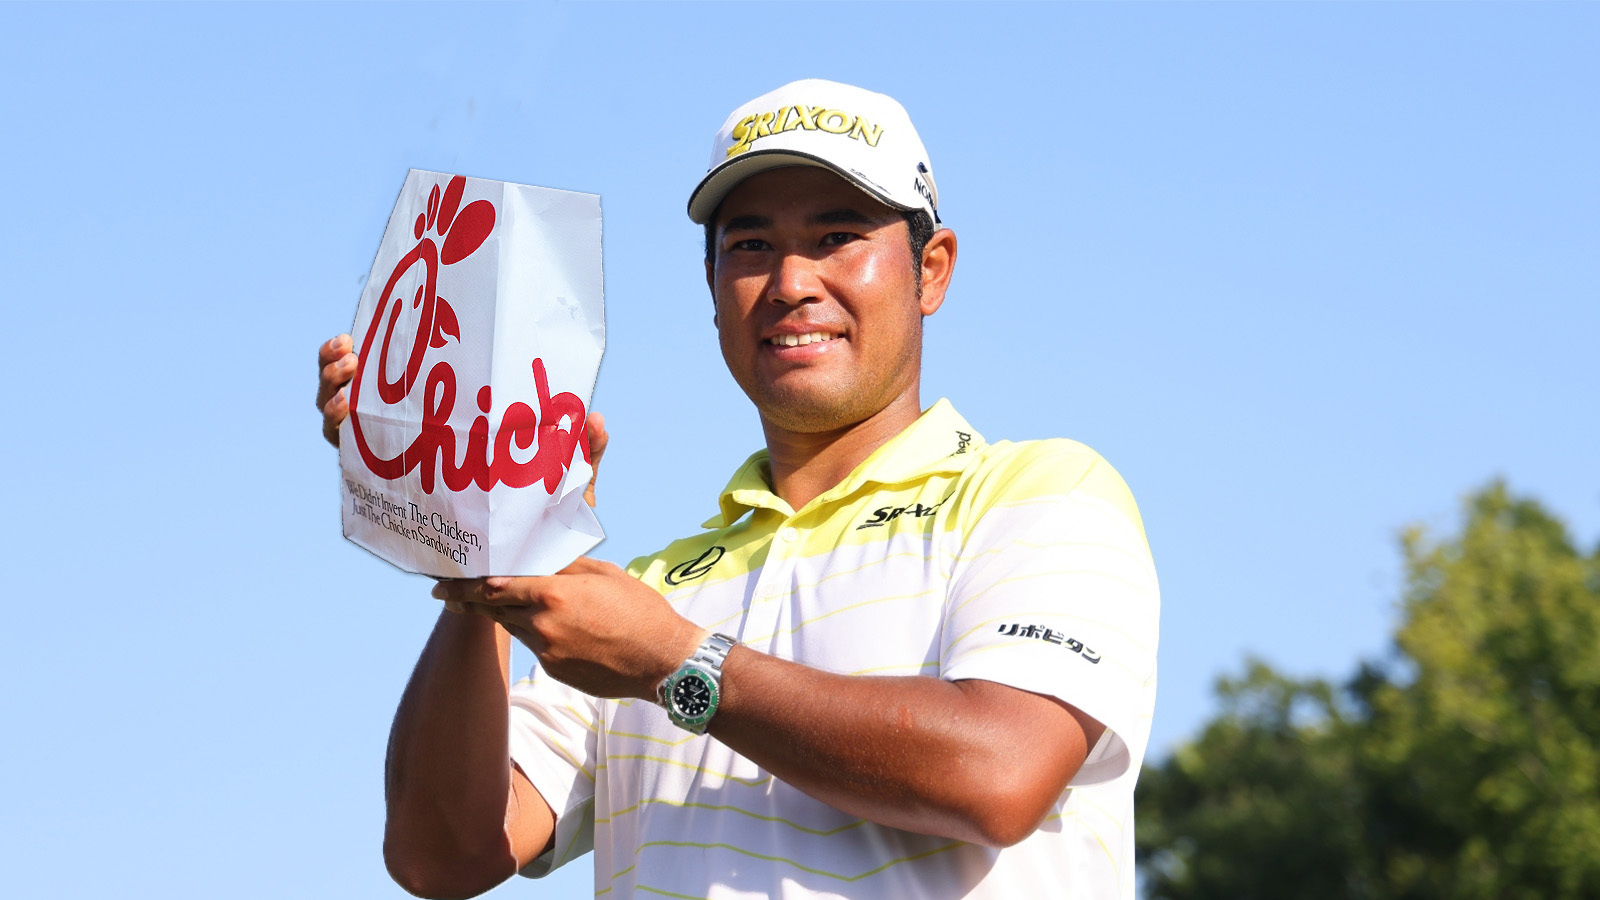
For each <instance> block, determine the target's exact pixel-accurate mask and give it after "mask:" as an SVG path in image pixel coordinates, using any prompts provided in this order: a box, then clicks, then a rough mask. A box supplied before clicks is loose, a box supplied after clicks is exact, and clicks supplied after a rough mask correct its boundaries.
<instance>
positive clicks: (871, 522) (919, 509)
mask: <svg viewBox="0 0 1600 900" xmlns="http://www.w3.org/2000/svg"><path fill="white" fill-rule="evenodd" d="M949 499H950V498H949V497H946V498H944V500H940V501H939V502H938V503H935V504H934V505H932V506H923V505H922V504H921V503H913V504H911V505H910V506H880V507H878V508H877V509H875V510H873V511H872V518H870V519H868V520H866V521H865V522H862V523H861V524H860V525H857V526H856V530H857V531H860V530H861V529H863V528H877V527H878V526H880V525H887V524H889V523H890V522H893V521H894V520H895V519H898V518H900V517H901V516H915V517H917V518H919V519H921V518H923V517H925V516H931V515H933V514H934V513H935V512H936V511H938V509H939V507H941V506H943V505H944V504H945V501H946V500H949Z"/></svg>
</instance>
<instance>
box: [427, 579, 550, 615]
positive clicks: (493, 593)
mask: <svg viewBox="0 0 1600 900" xmlns="http://www.w3.org/2000/svg"><path fill="white" fill-rule="evenodd" d="M538 580H539V579H537V578H520V577H519V578H507V577H503V576H497V577H493V578H452V579H449V580H447V581H441V582H439V583H438V584H435V585H434V586H433V597H434V599H435V600H443V601H445V605H447V606H448V605H450V604H452V603H454V604H458V605H465V606H468V607H472V606H481V607H493V606H533V605H536V604H537V603H538V595H537V591H536V589H535V586H534V584H533V582H536V581H538ZM468 611H471V610H468Z"/></svg>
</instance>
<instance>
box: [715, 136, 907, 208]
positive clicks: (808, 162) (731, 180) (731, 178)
mask: <svg viewBox="0 0 1600 900" xmlns="http://www.w3.org/2000/svg"><path fill="white" fill-rule="evenodd" d="M784 166H815V167H816V168H819V169H827V170H828V171H830V172H833V173H834V174H835V175H838V176H839V177H840V178H843V179H844V180H845V181H848V182H850V183H851V184H853V185H855V186H856V187H858V188H860V189H861V190H862V191H864V192H865V193H866V194H867V195H868V196H870V197H872V198H873V199H874V200H877V201H878V202H880V203H882V204H883V205H884V206H888V207H892V208H894V209H921V208H922V207H920V206H906V205H905V204H904V203H900V202H897V201H896V200H894V199H893V198H891V197H890V196H889V195H888V194H887V193H885V192H884V191H883V190H881V189H880V188H879V187H878V186H877V185H875V184H873V183H872V182H871V181H870V180H868V179H867V177H866V176H864V175H862V174H861V173H860V172H857V171H854V170H852V169H843V168H840V167H839V166H837V165H835V164H833V163H831V162H829V161H828V160H826V159H823V158H822V157H820V156H812V155H811V154H809V153H799V152H797V151H794V150H750V151H747V152H745V153H743V154H741V155H740V156H739V157H738V158H737V159H735V160H734V161H733V162H730V163H728V164H726V165H722V166H718V167H717V168H715V169H712V170H711V171H710V172H707V173H706V177H705V178H702V179H701V180H700V184H699V185H697V186H696V187H695V189H694V192H693V193H691V194H690V195H689V219H690V221H692V222H694V223H695V224H697V225H704V224H706V223H707V222H710V221H711V217H712V216H713V215H715V214H716V212H717V207H718V206H720V205H722V199H723V198H724V197H726V196H728V194H729V193H731V192H732V191H733V189H734V188H736V187H738V186H739V183H740V182H742V181H744V180H745V179H746V178H749V177H750V176H751V175H756V174H759V173H761V172H765V171H767V170H769V169H780V168H782V167H784Z"/></svg>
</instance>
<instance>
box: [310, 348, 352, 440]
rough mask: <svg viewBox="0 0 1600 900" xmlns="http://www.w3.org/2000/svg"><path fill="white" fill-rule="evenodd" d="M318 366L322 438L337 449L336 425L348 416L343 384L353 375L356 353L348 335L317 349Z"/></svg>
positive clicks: (318, 405) (347, 404)
mask: <svg viewBox="0 0 1600 900" xmlns="http://www.w3.org/2000/svg"><path fill="white" fill-rule="evenodd" d="M317 363H318V364H319V365H320V366H321V370H320V371H319V372H318V378H317V409H318V410H320V411H321V412H322V436H323V437H324V438H325V439H327V441H328V443H330V444H332V445H334V446H335V447H337V446H339V423H341V422H343V421H344V419H345V417H346V416H348V415H349V414H350V401H349V398H348V396H347V394H346V391H345V385H347V384H349V383H350V379H351V378H354V377H355V374H356V354H355V351H354V345H353V344H352V343H351V341H350V335H348V334H341V335H339V336H338V337H336V338H334V339H333V340H330V341H328V342H327V343H325V344H323V345H322V346H321V347H319V348H317Z"/></svg>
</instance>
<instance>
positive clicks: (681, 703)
mask: <svg viewBox="0 0 1600 900" xmlns="http://www.w3.org/2000/svg"><path fill="white" fill-rule="evenodd" d="M711 701H712V695H711V684H710V683H709V682H707V681H706V679H705V678H704V677H703V676H701V675H698V674H693V673H691V674H689V675H685V676H684V677H683V678H682V679H680V680H679V681H678V683H677V684H675V685H673V686H672V708H673V709H674V710H676V711H677V713H678V715H680V716H683V717H684V718H686V719H693V718H696V717H698V716H703V715H705V714H706V711H707V710H709V709H710V708H711Z"/></svg>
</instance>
